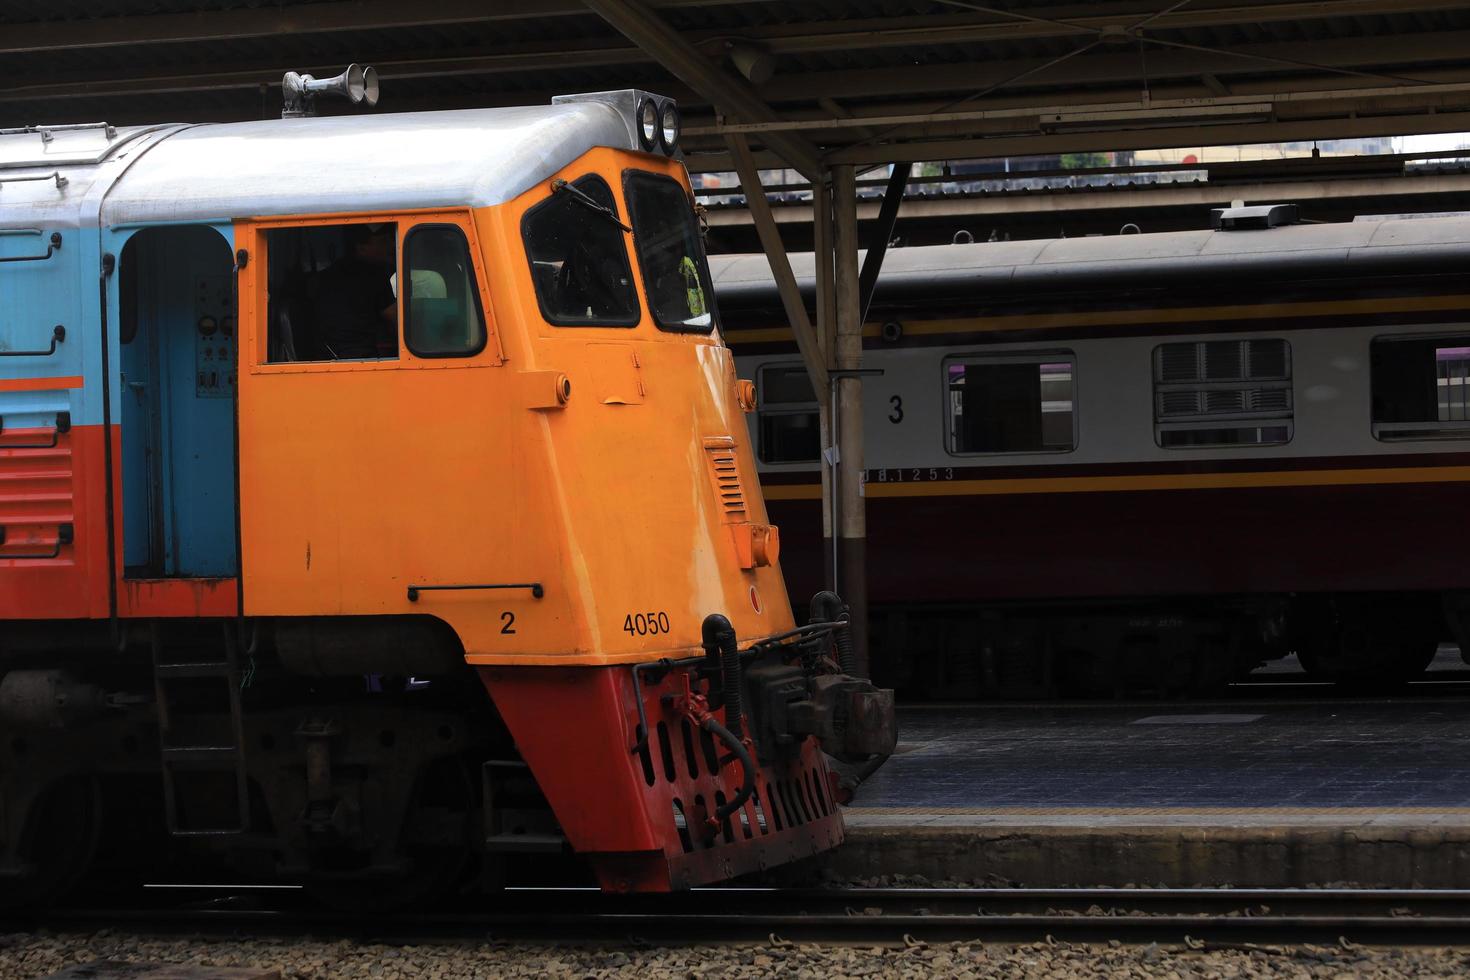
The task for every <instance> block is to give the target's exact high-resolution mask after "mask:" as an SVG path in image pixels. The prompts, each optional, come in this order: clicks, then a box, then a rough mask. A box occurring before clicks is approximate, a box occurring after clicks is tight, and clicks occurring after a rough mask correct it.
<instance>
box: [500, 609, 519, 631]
mask: <svg viewBox="0 0 1470 980" xmlns="http://www.w3.org/2000/svg"><path fill="white" fill-rule="evenodd" d="M500 621H501V622H502V623H504V624H505V625H504V626H502V627H500V632H501V634H502V635H505V636H508V635H510V634H512V633H514V632H515V631H516V614H515V613H513V612H503V613H501V614H500Z"/></svg>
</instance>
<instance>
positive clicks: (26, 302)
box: [0, 228, 102, 429]
mask: <svg viewBox="0 0 1470 980" xmlns="http://www.w3.org/2000/svg"><path fill="white" fill-rule="evenodd" d="M57 230H60V232H61V234H62V243H61V248H59V249H57V250H56V251H55V252H53V253H52V255H51V257H50V258H48V259H36V260H34V261H20V262H0V381H8V380H12V379H15V380H19V379H27V380H29V379H39V378H59V379H65V378H76V377H79V376H82V375H84V374H85V365H84V361H85V356H86V353H87V348H88V340H89V339H90V338H89V337H88V336H87V334H88V332H89V331H88V330H87V329H86V326H85V322H84V321H83V319H82V316H83V313H82V303H81V301H80V297H79V295H78V288H77V286H78V282H79V279H80V273H79V266H80V265H81V260H82V258H83V254H84V251H83V241H82V239H83V238H84V237H85V236H83V235H79V234H78V233H77V232H76V231H75V230H73V229H51V228H45V229H34V230H32V229H26V230H19V229H3V230H0V257H13V256H32V255H35V256H39V255H44V254H45V253H46V249H47V246H48V244H49V239H50V236H51V233H52V232H53V231H57ZM94 240H95V239H94ZM92 292H93V294H94V295H95V294H96V292H97V289H96V286H95V280H94V285H93V288H92ZM94 305H95V304H94ZM92 322H94V323H95V321H92ZM58 325H59V326H61V327H63V328H64V329H65V331H66V336H65V339H64V340H62V341H61V342H59V343H57V344H56V349H55V351H54V352H53V353H50V354H45V353H35V354H26V355H21V356H15V355H13V354H11V353H10V352H12V351H41V352H44V351H46V350H47V349H48V348H50V346H51V340H52V334H53V331H54V330H55V328H56V327H57V326H58ZM90 346H91V347H92V348H93V350H95V349H96V346H97V345H96V344H95V343H93V344H91V345H90ZM101 407H102V406H101V402H100V401H99V402H98V403H97V404H96V410H97V414H98V416H99V417H98V418H95V419H94V418H92V417H91V411H90V410H91V408H92V406H90V405H88V404H87V398H86V393H85V390H84V389H82V388H80V387H77V386H73V387H67V386H66V385H58V387H56V388H54V389H46V390H42V391H0V427H3V428H4V429H49V428H51V427H52V426H54V425H55V424H56V418H57V413H58V412H70V413H71V423H72V424H73V425H95V424H97V423H99V422H101V418H100V415H101Z"/></svg>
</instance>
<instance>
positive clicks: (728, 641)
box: [701, 613, 745, 744]
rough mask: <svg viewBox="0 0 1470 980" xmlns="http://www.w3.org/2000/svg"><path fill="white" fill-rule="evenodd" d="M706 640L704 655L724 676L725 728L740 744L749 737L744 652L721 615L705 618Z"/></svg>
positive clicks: (722, 679) (722, 682)
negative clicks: (742, 665)
mask: <svg viewBox="0 0 1470 980" xmlns="http://www.w3.org/2000/svg"><path fill="white" fill-rule="evenodd" d="M701 633H702V635H703V639H704V655H705V658H706V660H707V661H709V662H710V664H711V665H713V664H714V663H716V662H718V664H719V667H720V675H721V681H720V683H721V696H722V697H723V699H724V702H725V727H728V729H729V731H728V733H727V734H729V735H730V736H731V737H732V738H733V739H734V740H735V742H736V743H737V744H738V743H739V742H740V739H741V737H742V736H743V735H744V733H745V726H744V725H742V724H741V721H740V715H741V711H742V706H741V703H740V687H741V685H742V684H743V683H744V682H743V680H742V679H741V676H740V651H739V650H738V649H737V648H736V639H735V627H734V626H732V625H730V621H729V620H728V619H726V618H725V617H724V616H721V615H720V614H719V613H711V614H710V615H708V616H706V617H704V626H703V627H702V629H701Z"/></svg>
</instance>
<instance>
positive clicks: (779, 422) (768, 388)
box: [756, 364, 822, 463]
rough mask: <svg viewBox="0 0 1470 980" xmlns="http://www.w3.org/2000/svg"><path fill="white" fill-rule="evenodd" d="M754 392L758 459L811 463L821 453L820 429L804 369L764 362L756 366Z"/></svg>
mask: <svg viewBox="0 0 1470 980" xmlns="http://www.w3.org/2000/svg"><path fill="white" fill-rule="evenodd" d="M756 392H757V396H758V397H757V404H756V418H757V428H758V430H759V433H760V439H759V440H758V441H757V442H758V446H757V448H758V449H759V454H760V460H761V462H762V463H810V462H815V461H816V459H817V457H819V456H820V455H821V453H822V430H821V422H820V420H819V416H818V414H817V397H816V395H815V394H813V393H812V383H811V381H810V379H808V378H807V374H806V368H805V367H803V366H802V365H800V364H797V365H787V364H781V365H774V364H772V365H767V366H765V367H763V368H761V369H760V374H759V375H758V381H757V383H756Z"/></svg>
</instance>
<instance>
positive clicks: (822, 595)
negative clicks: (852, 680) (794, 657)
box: [811, 592, 858, 677]
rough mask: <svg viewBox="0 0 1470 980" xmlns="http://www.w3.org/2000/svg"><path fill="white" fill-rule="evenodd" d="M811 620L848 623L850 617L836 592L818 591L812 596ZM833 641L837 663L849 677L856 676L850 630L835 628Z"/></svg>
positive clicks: (855, 663)
mask: <svg viewBox="0 0 1470 980" xmlns="http://www.w3.org/2000/svg"><path fill="white" fill-rule="evenodd" d="M811 620H812V622H824V623H848V622H850V620H851V617H850V615H849V613H848V611H847V606H846V604H844V603H843V601H842V597H841V596H839V595H838V594H837V593H836V592H818V593H817V594H816V595H814V596H812V605H811ZM833 642H835V643H836V644H837V663H838V665H839V666H840V667H841V668H842V672H843V673H844V674H846V675H847V676H849V677H857V676H858V666H857V650H856V649H855V648H854V647H853V645H852V630H851V629H850V628H848V627H846V626H844V627H843V628H842V629H838V630H835V631H834V633H833Z"/></svg>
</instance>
